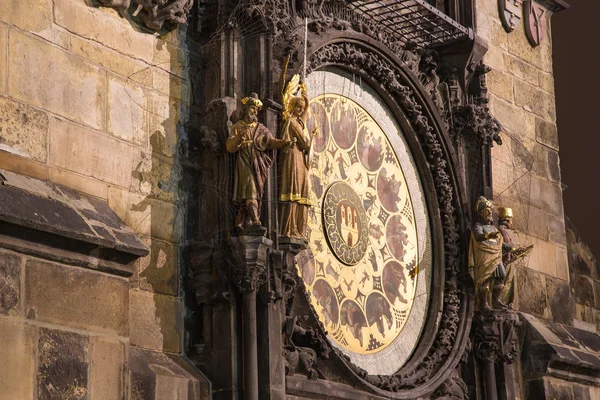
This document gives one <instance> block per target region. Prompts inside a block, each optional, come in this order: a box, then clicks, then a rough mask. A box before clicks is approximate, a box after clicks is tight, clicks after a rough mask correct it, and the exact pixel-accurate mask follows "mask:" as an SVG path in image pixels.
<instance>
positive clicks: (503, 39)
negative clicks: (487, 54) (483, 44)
mask: <svg viewBox="0 0 600 400" xmlns="http://www.w3.org/2000/svg"><path fill="white" fill-rule="evenodd" d="M491 30H492V37H491V44H492V46H495V47H499V48H501V49H503V50H506V47H507V46H508V34H507V33H506V31H505V30H504V27H503V26H502V24H501V23H500V22H497V21H494V22H492V27H491Z"/></svg>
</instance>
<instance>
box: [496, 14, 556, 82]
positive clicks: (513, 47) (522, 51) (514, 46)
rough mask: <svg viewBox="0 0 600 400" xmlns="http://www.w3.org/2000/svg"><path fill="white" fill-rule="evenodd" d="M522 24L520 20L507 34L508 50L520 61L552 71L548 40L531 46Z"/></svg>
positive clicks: (548, 71)
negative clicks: (517, 25)
mask: <svg viewBox="0 0 600 400" xmlns="http://www.w3.org/2000/svg"><path fill="white" fill-rule="evenodd" d="M496 12H497V11H496ZM547 14H548V13H547ZM523 26H524V22H523V21H521V23H520V24H519V27H518V29H517V30H516V31H514V32H512V33H511V34H510V35H508V52H509V53H510V54H512V55H513V56H515V57H517V58H518V59H520V60H522V61H525V62H527V63H529V64H533V65H534V66H535V67H537V68H539V69H541V70H542V71H544V72H547V73H552V50H551V48H550V40H546V41H544V42H542V44H541V45H540V46H537V47H531V45H530V44H529V41H528V40H527V37H526V36H525V31H524V28H523Z"/></svg>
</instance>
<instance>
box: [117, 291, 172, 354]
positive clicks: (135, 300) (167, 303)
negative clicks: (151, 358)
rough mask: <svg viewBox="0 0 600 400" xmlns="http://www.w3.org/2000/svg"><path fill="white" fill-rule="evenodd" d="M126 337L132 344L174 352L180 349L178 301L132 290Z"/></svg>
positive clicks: (169, 297)
mask: <svg viewBox="0 0 600 400" xmlns="http://www.w3.org/2000/svg"><path fill="white" fill-rule="evenodd" d="M130 311H131V314H130V319H129V322H130V328H129V339H130V342H131V344H132V345H134V346H139V347H144V348H147V349H154V350H161V351H165V352H169V353H178V352H179V351H180V349H181V343H180V342H181V334H182V315H181V313H182V310H181V301H180V300H179V299H177V298H175V297H171V296H165V295H162V294H156V293H150V292H147V291H144V290H132V291H131V293H130Z"/></svg>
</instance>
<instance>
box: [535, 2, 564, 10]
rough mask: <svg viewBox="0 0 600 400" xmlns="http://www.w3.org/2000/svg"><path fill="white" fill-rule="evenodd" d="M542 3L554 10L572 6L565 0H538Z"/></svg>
mask: <svg viewBox="0 0 600 400" xmlns="http://www.w3.org/2000/svg"><path fill="white" fill-rule="evenodd" d="M536 1H537V2H538V3H540V5H542V6H544V7H546V8H547V9H548V10H550V11H552V12H559V11H563V10H566V9H568V8H569V7H571V5H570V4H569V3H567V2H566V1H564V0H536Z"/></svg>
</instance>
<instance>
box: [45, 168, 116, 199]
mask: <svg viewBox="0 0 600 400" xmlns="http://www.w3.org/2000/svg"><path fill="white" fill-rule="evenodd" d="M48 177H49V179H50V182H52V183H57V184H59V185H62V186H66V187H68V188H71V189H73V190H76V191H78V192H81V193H85V194H89V195H91V196H95V197H98V198H101V199H106V197H107V196H108V185H107V184H106V183H104V182H101V181H99V180H96V179H93V178H88V177H86V176H83V175H79V174H75V173H73V172H69V171H65V170H64V169H58V168H53V167H51V168H49V169H48Z"/></svg>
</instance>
